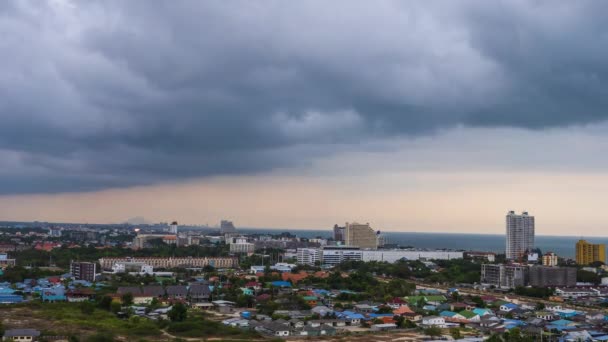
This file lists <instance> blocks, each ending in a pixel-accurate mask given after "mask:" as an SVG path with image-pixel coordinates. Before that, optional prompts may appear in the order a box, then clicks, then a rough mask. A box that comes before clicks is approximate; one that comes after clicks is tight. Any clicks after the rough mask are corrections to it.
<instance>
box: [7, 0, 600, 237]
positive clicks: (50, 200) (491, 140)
mask: <svg viewBox="0 0 608 342" xmlns="http://www.w3.org/2000/svg"><path fill="white" fill-rule="evenodd" d="M607 12H608V3H607V2H601V1H589V2H587V1H492V2H488V1H481V0H480V1H449V2H446V1H437V2H435V1H407V2H404V1H374V2H370V1H352V0H348V1H329V2H328V1H289V2H286V1H271V0H268V1H224V0H221V1H153V2H150V1H136V0H133V1H122V0H121V1H118V0H117V1H69V0H54V1H35V0H32V1H27V0H24V1H10V0H9V1H2V2H0V52H1V53H2V56H3V58H2V59H1V63H0V119H1V124H0V220H2V219H4V220H60V221H78V222H122V221H125V220H126V219H128V218H130V217H134V216H143V217H145V218H146V219H148V220H149V221H152V222H157V221H169V220H178V221H180V222H184V223H191V224H199V223H209V224H217V222H218V221H219V220H220V219H222V218H228V219H233V220H234V221H235V223H236V225H237V226H257V227H293V228H326V227H331V226H333V224H334V223H342V222H344V221H353V220H359V221H365V222H370V223H371V224H372V225H373V226H374V227H375V228H378V229H382V230H395V231H397V230H400V231H401V230H402V231H449V232H490V233H502V232H503V231H504V215H505V213H506V212H507V211H508V210H517V211H521V210H528V211H530V213H531V214H534V215H536V217H537V231H538V232H539V233H541V234H560V235H561V234H568V235H606V234H605V233H604V231H605V229H604V228H605V227H606V226H607V225H608V212H607V211H606V210H604V208H603V204H604V203H606V202H607V200H608V192H607V190H608V174H606V171H607V170H608V158H606V157H605V153H606V151H608V135H607V134H606V133H608V124H607V123H606V122H605V120H606V119H607V118H608V111H607V110H606V109H607V108H608V22H606V20H605V18H604V14H605V13H607Z"/></svg>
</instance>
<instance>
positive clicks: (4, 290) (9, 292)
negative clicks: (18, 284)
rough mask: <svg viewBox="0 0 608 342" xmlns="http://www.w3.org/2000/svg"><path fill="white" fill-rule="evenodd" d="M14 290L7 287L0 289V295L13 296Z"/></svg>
mask: <svg viewBox="0 0 608 342" xmlns="http://www.w3.org/2000/svg"><path fill="white" fill-rule="evenodd" d="M14 292H15V290H13V289H11V288H9V287H0V294H13V293H14Z"/></svg>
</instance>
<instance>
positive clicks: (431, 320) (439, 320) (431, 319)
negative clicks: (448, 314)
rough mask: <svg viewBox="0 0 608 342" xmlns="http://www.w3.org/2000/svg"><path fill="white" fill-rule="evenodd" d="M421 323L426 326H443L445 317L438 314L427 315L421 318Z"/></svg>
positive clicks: (444, 325)
mask: <svg viewBox="0 0 608 342" xmlns="http://www.w3.org/2000/svg"><path fill="white" fill-rule="evenodd" d="M422 325H423V326H427V327H433V326H434V327H438V328H445V327H446V324H445V318H444V317H440V316H427V317H423V318H422Z"/></svg>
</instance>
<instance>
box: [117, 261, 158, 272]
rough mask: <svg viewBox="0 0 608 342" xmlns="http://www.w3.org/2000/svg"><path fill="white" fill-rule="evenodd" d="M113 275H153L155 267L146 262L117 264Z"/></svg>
mask: <svg viewBox="0 0 608 342" xmlns="http://www.w3.org/2000/svg"><path fill="white" fill-rule="evenodd" d="M112 273H134V274H135V273H136V274H153V273H154V267H152V266H150V265H147V264H146V263H144V262H117V263H115V264H114V265H113V266H112Z"/></svg>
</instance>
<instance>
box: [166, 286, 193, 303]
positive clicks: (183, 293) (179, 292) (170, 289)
mask: <svg viewBox="0 0 608 342" xmlns="http://www.w3.org/2000/svg"><path fill="white" fill-rule="evenodd" d="M166 291H167V298H169V299H173V300H186V299H187V298H188V287H187V286H185V285H170V286H167V288H166Z"/></svg>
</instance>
